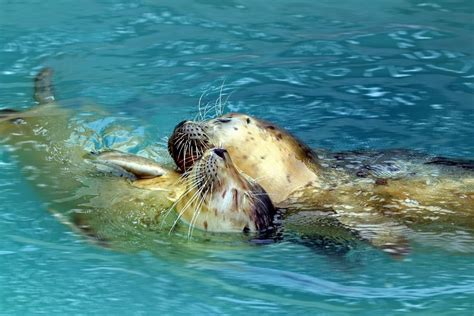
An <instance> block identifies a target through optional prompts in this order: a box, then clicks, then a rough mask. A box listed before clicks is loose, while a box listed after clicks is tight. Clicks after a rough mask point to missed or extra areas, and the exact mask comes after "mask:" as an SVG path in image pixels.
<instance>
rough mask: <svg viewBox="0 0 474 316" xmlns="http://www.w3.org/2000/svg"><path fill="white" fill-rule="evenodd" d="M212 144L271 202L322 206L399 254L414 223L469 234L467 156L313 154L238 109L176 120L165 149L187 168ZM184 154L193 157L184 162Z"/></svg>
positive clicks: (473, 197) (473, 173) (298, 207)
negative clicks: (205, 117)
mask: <svg viewBox="0 0 474 316" xmlns="http://www.w3.org/2000/svg"><path fill="white" fill-rule="evenodd" d="M178 135H179V137H178ZM191 138H192V142H193V146H192V147H193V150H192V151H191V152H190V151H189V150H188V149H189V148H190V147H191V146H189V142H190V139H191ZM215 144H219V145H220V146H222V147H223V148H226V149H227V150H228V151H229V153H231V155H232V157H233V160H234V163H235V165H236V166H237V168H238V169H240V170H242V171H243V172H244V173H246V174H248V175H250V176H251V177H253V178H255V179H256V180H257V181H258V182H259V183H260V184H261V185H262V187H263V188H264V189H265V190H266V191H267V192H268V193H269V196H270V197H271V198H272V200H273V201H274V203H275V204H276V205H277V206H278V207H282V208H286V209H288V210H290V213H291V212H293V213H295V212H301V211H307V212H312V211H318V212H320V211H324V212H327V213H328V214H330V215H328V216H332V217H335V219H336V220H337V221H338V222H339V223H342V224H343V225H344V226H346V227H347V228H348V229H350V230H352V231H354V232H356V234H357V235H358V236H360V237H361V238H363V239H365V240H368V241H369V242H371V243H372V244H373V245H375V246H377V247H380V248H383V249H384V250H387V251H388V252H392V253H405V252H406V251H407V236H410V234H411V233H413V230H414V229H415V230H418V229H420V227H425V229H428V230H430V231H433V229H434V227H435V226H436V225H439V224H441V223H443V225H446V224H447V225H450V226H449V227H457V228H461V229H467V230H469V231H472V233H473V234H474V162H471V161H460V160H450V159H446V158H439V157H429V156H423V155H419V154H413V153H409V152H407V151H387V152H351V153H330V152H325V151H318V152H317V153H315V152H313V151H311V150H310V149H309V148H308V147H307V146H306V145H304V144H303V143H302V142H301V141H299V140H298V139H296V138H295V137H293V136H292V135H291V134H289V133H288V132H286V131H284V130H283V129H281V128H279V127H277V126H275V125H274V124H270V123H268V122H265V121H263V120H259V119H257V118H255V117H251V116H248V115H245V114H238V113H230V114H226V115H223V116H220V117H217V118H214V119H211V120H207V121H200V122H193V121H185V122H182V123H180V124H178V125H177V127H176V128H175V130H174V132H173V134H172V135H171V137H170V139H169V146H168V147H169V151H170V154H171V155H172V156H173V158H174V160H175V161H176V163H177V165H178V166H179V167H180V168H181V169H182V170H187V169H188V168H190V167H191V166H192V162H193V161H197V160H198V159H199V157H200V152H201V151H202V150H203V149H205V148H207V146H213V145H215ZM185 155H187V156H188V157H189V156H192V159H189V160H188V161H187V163H186V164H184V163H182V161H183V157H184V156H185ZM471 247H472V250H473V251H474V245H472V246H471Z"/></svg>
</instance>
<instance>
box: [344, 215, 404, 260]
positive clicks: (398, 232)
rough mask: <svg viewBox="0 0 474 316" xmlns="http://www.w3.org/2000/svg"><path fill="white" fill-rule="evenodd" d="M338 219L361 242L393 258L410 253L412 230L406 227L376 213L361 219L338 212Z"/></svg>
mask: <svg viewBox="0 0 474 316" xmlns="http://www.w3.org/2000/svg"><path fill="white" fill-rule="evenodd" d="M337 219H338V220H339V222H340V223H341V224H342V225H344V226H345V227H347V228H348V229H350V230H352V231H353V232H355V233H356V234H357V235H358V237H359V238H360V239H361V240H364V241H367V242H368V243H370V244H371V245H372V246H374V247H375V248H378V249H380V250H382V251H384V252H386V253H388V254H389V255H390V256H392V257H393V258H400V257H403V256H406V255H408V254H409V253H410V244H409V241H408V239H407V237H406V236H407V235H408V234H409V233H410V229H409V228H408V227H406V226H405V225H402V224H400V223H398V222H395V221H389V220H388V219H387V218H386V217H384V216H382V215H380V214H376V213H370V214H366V215H364V216H363V217H361V216H351V214H347V213H344V212H338V214H337Z"/></svg>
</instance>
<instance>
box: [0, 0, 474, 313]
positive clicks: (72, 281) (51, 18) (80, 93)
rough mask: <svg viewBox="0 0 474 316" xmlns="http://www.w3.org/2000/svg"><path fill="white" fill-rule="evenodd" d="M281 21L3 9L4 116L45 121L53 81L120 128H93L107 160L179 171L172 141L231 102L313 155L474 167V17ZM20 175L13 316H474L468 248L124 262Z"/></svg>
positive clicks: (456, 10) (241, 9)
mask: <svg viewBox="0 0 474 316" xmlns="http://www.w3.org/2000/svg"><path fill="white" fill-rule="evenodd" d="M269 3H270V2H269V1H264V0H253V1H238V0H235V1H232V0H227V1H214V0H200V1H189V0H182V1H176V0H174V1H159V2H158V1H124V2H123V3H122V2H119V1H112V0H110V1H92V0H83V1H7V0H0V107H12V108H16V109H23V108H28V107H29V106H30V105H31V102H32V98H31V94H32V93H31V92H32V83H31V80H32V76H33V75H34V74H35V73H36V72H37V71H38V70H39V69H40V68H42V67H44V66H50V67H52V68H54V69H55V72H56V76H55V83H56V91H57V95H58V98H59V99H60V100H62V101H61V103H62V104H63V105H64V106H66V107H70V108H72V109H74V108H76V107H79V105H83V104H85V103H95V104H99V106H100V107H102V108H103V109H104V110H105V111H107V112H109V113H112V114H111V115H109V116H108V119H105V120H103V121H100V122H99V123H97V124H95V125H93V126H91V128H93V129H95V130H96V135H94V137H93V142H94V146H96V148H99V149H100V148H102V147H114V148H120V149H125V150H128V151H131V152H140V153H148V154H149V155H150V156H154V155H155V156H157V157H162V159H163V161H166V157H163V155H164V154H163V153H164V148H165V143H166V140H165V137H166V136H168V135H169V134H170V133H171V131H172V129H173V127H174V126H175V124H176V123H177V122H179V121H181V120H183V119H185V118H190V117H194V115H195V114H196V111H197V103H198V100H199V98H200V96H201V95H203V94H204V99H205V101H206V102H207V101H210V102H213V101H214V100H215V99H216V98H217V97H218V95H219V91H220V88H221V86H222V87H223V93H224V95H225V96H226V97H227V96H229V99H228V103H227V110H228V111H241V112H247V113H251V114H254V115H257V116H259V117H262V118H265V119H267V120H270V121H273V122H275V123H277V124H279V125H281V126H283V127H285V128H287V129H289V130H290V131H291V132H293V133H294V134H296V135H297V136H298V137H300V138H301V139H303V140H304V141H305V142H306V143H308V144H309V145H311V146H312V147H322V148H327V149H331V150H351V149H358V148H372V149H383V148H406V149H415V150H420V151H422V152H425V153H429V154H436V155H444V156H454V157H464V158H473V157H474V137H473V135H474V133H473V132H474V127H473V122H474V111H473V106H474V103H473V101H474V100H473V89H474V83H473V80H472V78H473V77H474V70H473V55H474V44H473V41H472V33H473V30H474V23H473V22H472V21H473V20H474V19H473V14H472V12H473V10H474V7H473V6H474V4H473V3H472V1H436V2H424V1H414V0H410V1H401V0H390V1H388V0H387V1H371V2H370V4H369V3H368V2H364V1H356V0H353V1H310V0H300V1H291V2H290V1H281V0H279V1H271V5H270V4H269ZM118 125H119V126H120V128H119V127H117V126H118ZM125 130H126V132H124V131H125ZM20 169H21V166H19V165H17V164H16V163H15V161H14V160H13V159H12V157H11V155H9V153H8V150H6V149H5V147H0V170H1V173H0V235H1V236H2V243H1V247H0V314H25V313H27V314H29V313H44V314H65V313H70V314H89V313H97V314H125V313H127V314H137V315H142V314H157V313H159V312H161V313H167V314H173V313H193V314H220V313H226V314H257V313H258V314H270V313H280V314H286V313H293V314H337V315H346V314H352V313H357V314H368V315H374V314H377V313H382V312H383V313H385V314H389V315H392V314H408V313H420V314H426V315H428V314H430V315H431V314H437V315H472V313H473V309H474V306H473V304H474V303H473V302H474V272H473V271H474V260H473V259H474V255H473V253H472V252H467V251H465V248H466V244H467V245H470V246H471V247H472V245H473V244H474V241H473V239H472V236H469V235H466V234H465V233H463V232H458V233H457V235H456V233H454V234H455V235H454V236H453V233H448V232H447V233H446V234H441V235H439V236H437V238H438V239H437V240H435V241H433V240H427V241H426V242H423V240H421V241H417V242H414V243H413V244H412V253H411V254H410V255H409V256H408V257H406V258H405V259H403V260H394V259H392V258H390V257H388V256H387V255H385V254H383V253H381V252H379V251H377V250H375V249H372V248H370V247H368V246H363V245H361V246H360V247H357V248H356V249H354V250H352V251H350V252H349V253H347V254H346V255H345V256H343V257H334V256H331V255H327V254H324V252H317V253H316V252H314V251H313V250H311V249H308V248H306V247H304V246H302V245H298V244H294V243H290V242H282V243H277V244H272V245H266V246H259V247H257V246H251V245H247V244H245V243H238V242H236V243H235V244H230V245H229V244H226V245H225V246H222V245H218V244H215V243H213V242H212V241H202V240H200V241H189V242H187V241H184V240H182V239H179V238H174V237H167V236H164V235H157V238H156V240H155V241H154V243H152V246H151V247H153V249H151V250H150V249H148V250H140V251H136V252H132V251H113V250H108V249H104V248H100V247H97V246H94V245H92V244H90V243H89V242H87V241H86V240H85V239H84V238H82V237H81V236H78V235H76V234H74V233H73V232H71V230H70V229H69V228H68V227H67V226H65V225H63V224H61V223H60V222H59V221H58V220H57V219H56V218H54V217H53V216H52V215H51V213H49V212H48V210H47V208H46V206H45V205H44V201H43V200H42V199H41V196H40V195H38V193H37V192H36V191H35V190H34V187H33V186H32V185H31V183H30V182H28V181H27V180H26V179H24V177H23V176H22V174H21V173H20V172H19V170H20ZM134 245H135V246H136V249H142V248H144V247H142V245H141V244H140V238H135V239H134V240H133V242H131V246H130V245H129V248H133V246H134ZM148 247H150V246H148ZM145 248H146V247H145Z"/></svg>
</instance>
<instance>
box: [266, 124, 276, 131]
mask: <svg viewBox="0 0 474 316" xmlns="http://www.w3.org/2000/svg"><path fill="white" fill-rule="evenodd" d="M266 128H268V129H272V130H273V129H275V126H273V125H267V126H266Z"/></svg>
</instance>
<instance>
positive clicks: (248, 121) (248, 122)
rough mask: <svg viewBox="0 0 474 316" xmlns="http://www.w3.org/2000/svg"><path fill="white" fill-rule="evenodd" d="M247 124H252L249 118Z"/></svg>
mask: <svg viewBox="0 0 474 316" xmlns="http://www.w3.org/2000/svg"><path fill="white" fill-rule="evenodd" d="M247 124H250V119H249V118H248V117H247ZM247 229H248V228H247Z"/></svg>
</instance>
